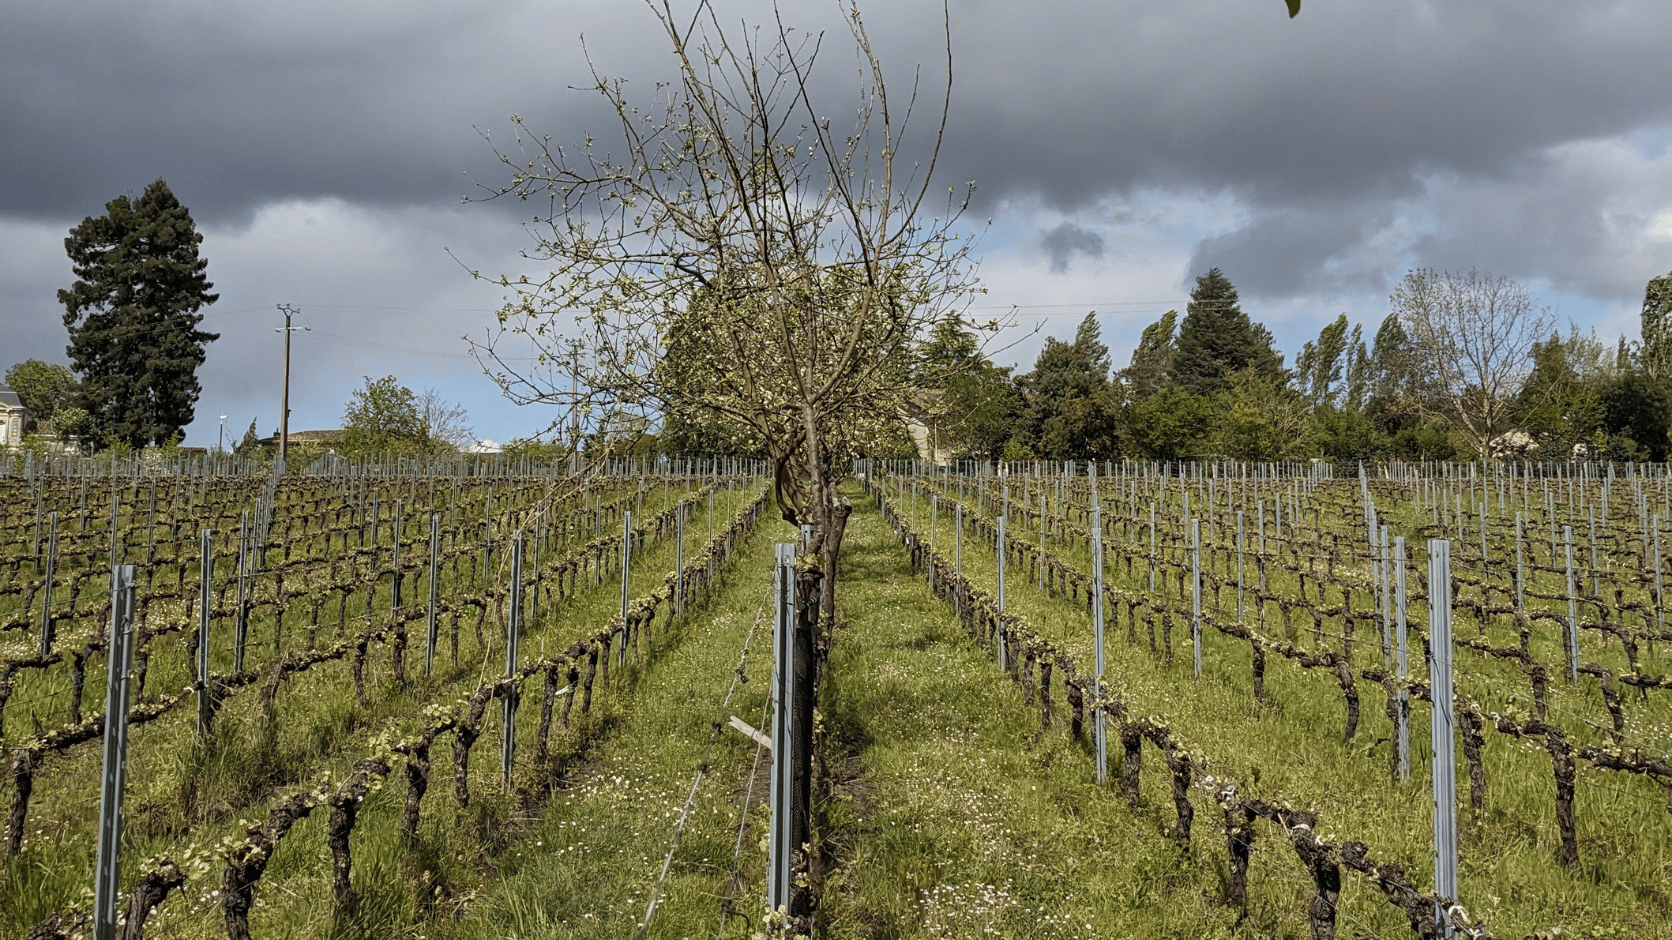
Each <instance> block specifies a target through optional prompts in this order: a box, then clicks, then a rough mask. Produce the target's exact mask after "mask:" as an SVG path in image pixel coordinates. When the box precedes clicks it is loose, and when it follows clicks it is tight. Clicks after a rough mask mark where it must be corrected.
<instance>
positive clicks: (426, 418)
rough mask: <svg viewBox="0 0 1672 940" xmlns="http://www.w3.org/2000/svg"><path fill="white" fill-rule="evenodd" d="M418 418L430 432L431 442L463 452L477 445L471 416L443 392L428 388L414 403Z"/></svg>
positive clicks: (420, 393) (462, 406)
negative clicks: (444, 395)
mask: <svg viewBox="0 0 1672 940" xmlns="http://www.w3.org/2000/svg"><path fill="white" fill-rule="evenodd" d="M414 403H415V404H416V405H417V406H418V417H419V418H420V419H421V420H422V421H423V422H424V427H425V428H427V429H428V430H429V436H430V440H431V441H435V442H439V443H442V444H446V445H448V446H449V447H454V448H457V449H459V450H463V449H465V448H466V447H469V446H470V445H472V444H474V443H476V429H475V428H473V427H471V424H470V415H469V413H467V412H466V411H465V409H464V405H462V404H460V403H459V402H456V401H450V400H448V399H447V398H445V397H443V396H442V394H441V392H439V391H437V390H436V389H433V388H428V387H426V388H425V389H424V390H423V391H422V392H419V393H418V397H417V399H416V401H415V402H414Z"/></svg>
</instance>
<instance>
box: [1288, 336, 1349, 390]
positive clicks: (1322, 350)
mask: <svg viewBox="0 0 1672 940" xmlns="http://www.w3.org/2000/svg"><path fill="white" fill-rule="evenodd" d="M1347 352H1348V339H1347V315H1346V314H1345V313H1343V314H1342V315H1341V316H1339V317H1336V318H1335V322H1333V323H1330V324H1328V325H1327V326H1325V327H1324V328H1323V329H1322V330H1320V331H1319V332H1318V341H1317V342H1315V343H1307V344H1306V345H1304V346H1302V347H1301V349H1300V355H1298V356H1296V357H1295V384H1296V386H1298V387H1299V389H1300V391H1301V393H1302V394H1304V395H1305V396H1306V397H1307V399H1308V400H1309V401H1310V402H1311V403H1312V406H1313V407H1315V408H1316V407H1322V406H1324V405H1331V406H1333V405H1334V404H1335V400H1336V397H1337V396H1338V395H1339V394H1340V387H1339V384H1340V382H1341V376H1342V370H1343V368H1344V367H1345V366H1346V365H1347V361H1346V360H1347V359H1348V355H1347Z"/></svg>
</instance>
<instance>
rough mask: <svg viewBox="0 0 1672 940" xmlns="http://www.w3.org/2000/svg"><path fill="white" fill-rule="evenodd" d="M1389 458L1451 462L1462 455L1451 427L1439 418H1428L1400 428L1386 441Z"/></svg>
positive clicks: (1462, 450) (1462, 452) (1462, 451)
mask: <svg viewBox="0 0 1672 940" xmlns="http://www.w3.org/2000/svg"><path fill="white" fill-rule="evenodd" d="M1388 452H1389V456H1392V457H1396V458H1398V459H1400V460H1411V461H1423V460H1453V459H1456V458H1458V457H1461V456H1463V455H1464V453H1465V451H1464V449H1463V448H1460V447H1458V446H1457V442H1456V440H1454V438H1453V432H1452V428H1451V425H1450V424H1448V423H1447V422H1446V421H1445V420H1444V419H1441V418H1428V419H1427V420H1423V421H1419V422H1417V423H1415V424H1412V425H1411V426H1410V427H1406V428H1402V429H1400V430H1399V432H1398V433H1396V434H1394V435H1393V437H1392V438H1391V439H1390V440H1389V441H1388Z"/></svg>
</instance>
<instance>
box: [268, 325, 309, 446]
mask: <svg viewBox="0 0 1672 940" xmlns="http://www.w3.org/2000/svg"><path fill="white" fill-rule="evenodd" d="M274 306H276V307H278V308H279V310H280V311H282V312H283V313H284V329H282V330H276V331H275V332H278V333H283V334H284V391H282V392H280V393H279V466H281V467H282V466H284V463H285V458H286V457H288V456H290V334H291V333H292V332H293V331H294V330H296V329H297V327H293V326H291V325H290V318H291V316H292V315H293V314H298V313H301V312H302V311H301V310H300V309H299V308H294V307H291V305H290V304H274ZM301 329H304V330H305V329H308V328H307V327H305V326H304V327H301Z"/></svg>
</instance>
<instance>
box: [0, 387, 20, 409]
mask: <svg viewBox="0 0 1672 940" xmlns="http://www.w3.org/2000/svg"><path fill="white" fill-rule="evenodd" d="M22 407H23V399H21V398H19V397H17V393H16V392H14V391H12V390H11V389H9V388H7V387H6V386H4V385H0V408H22Z"/></svg>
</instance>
